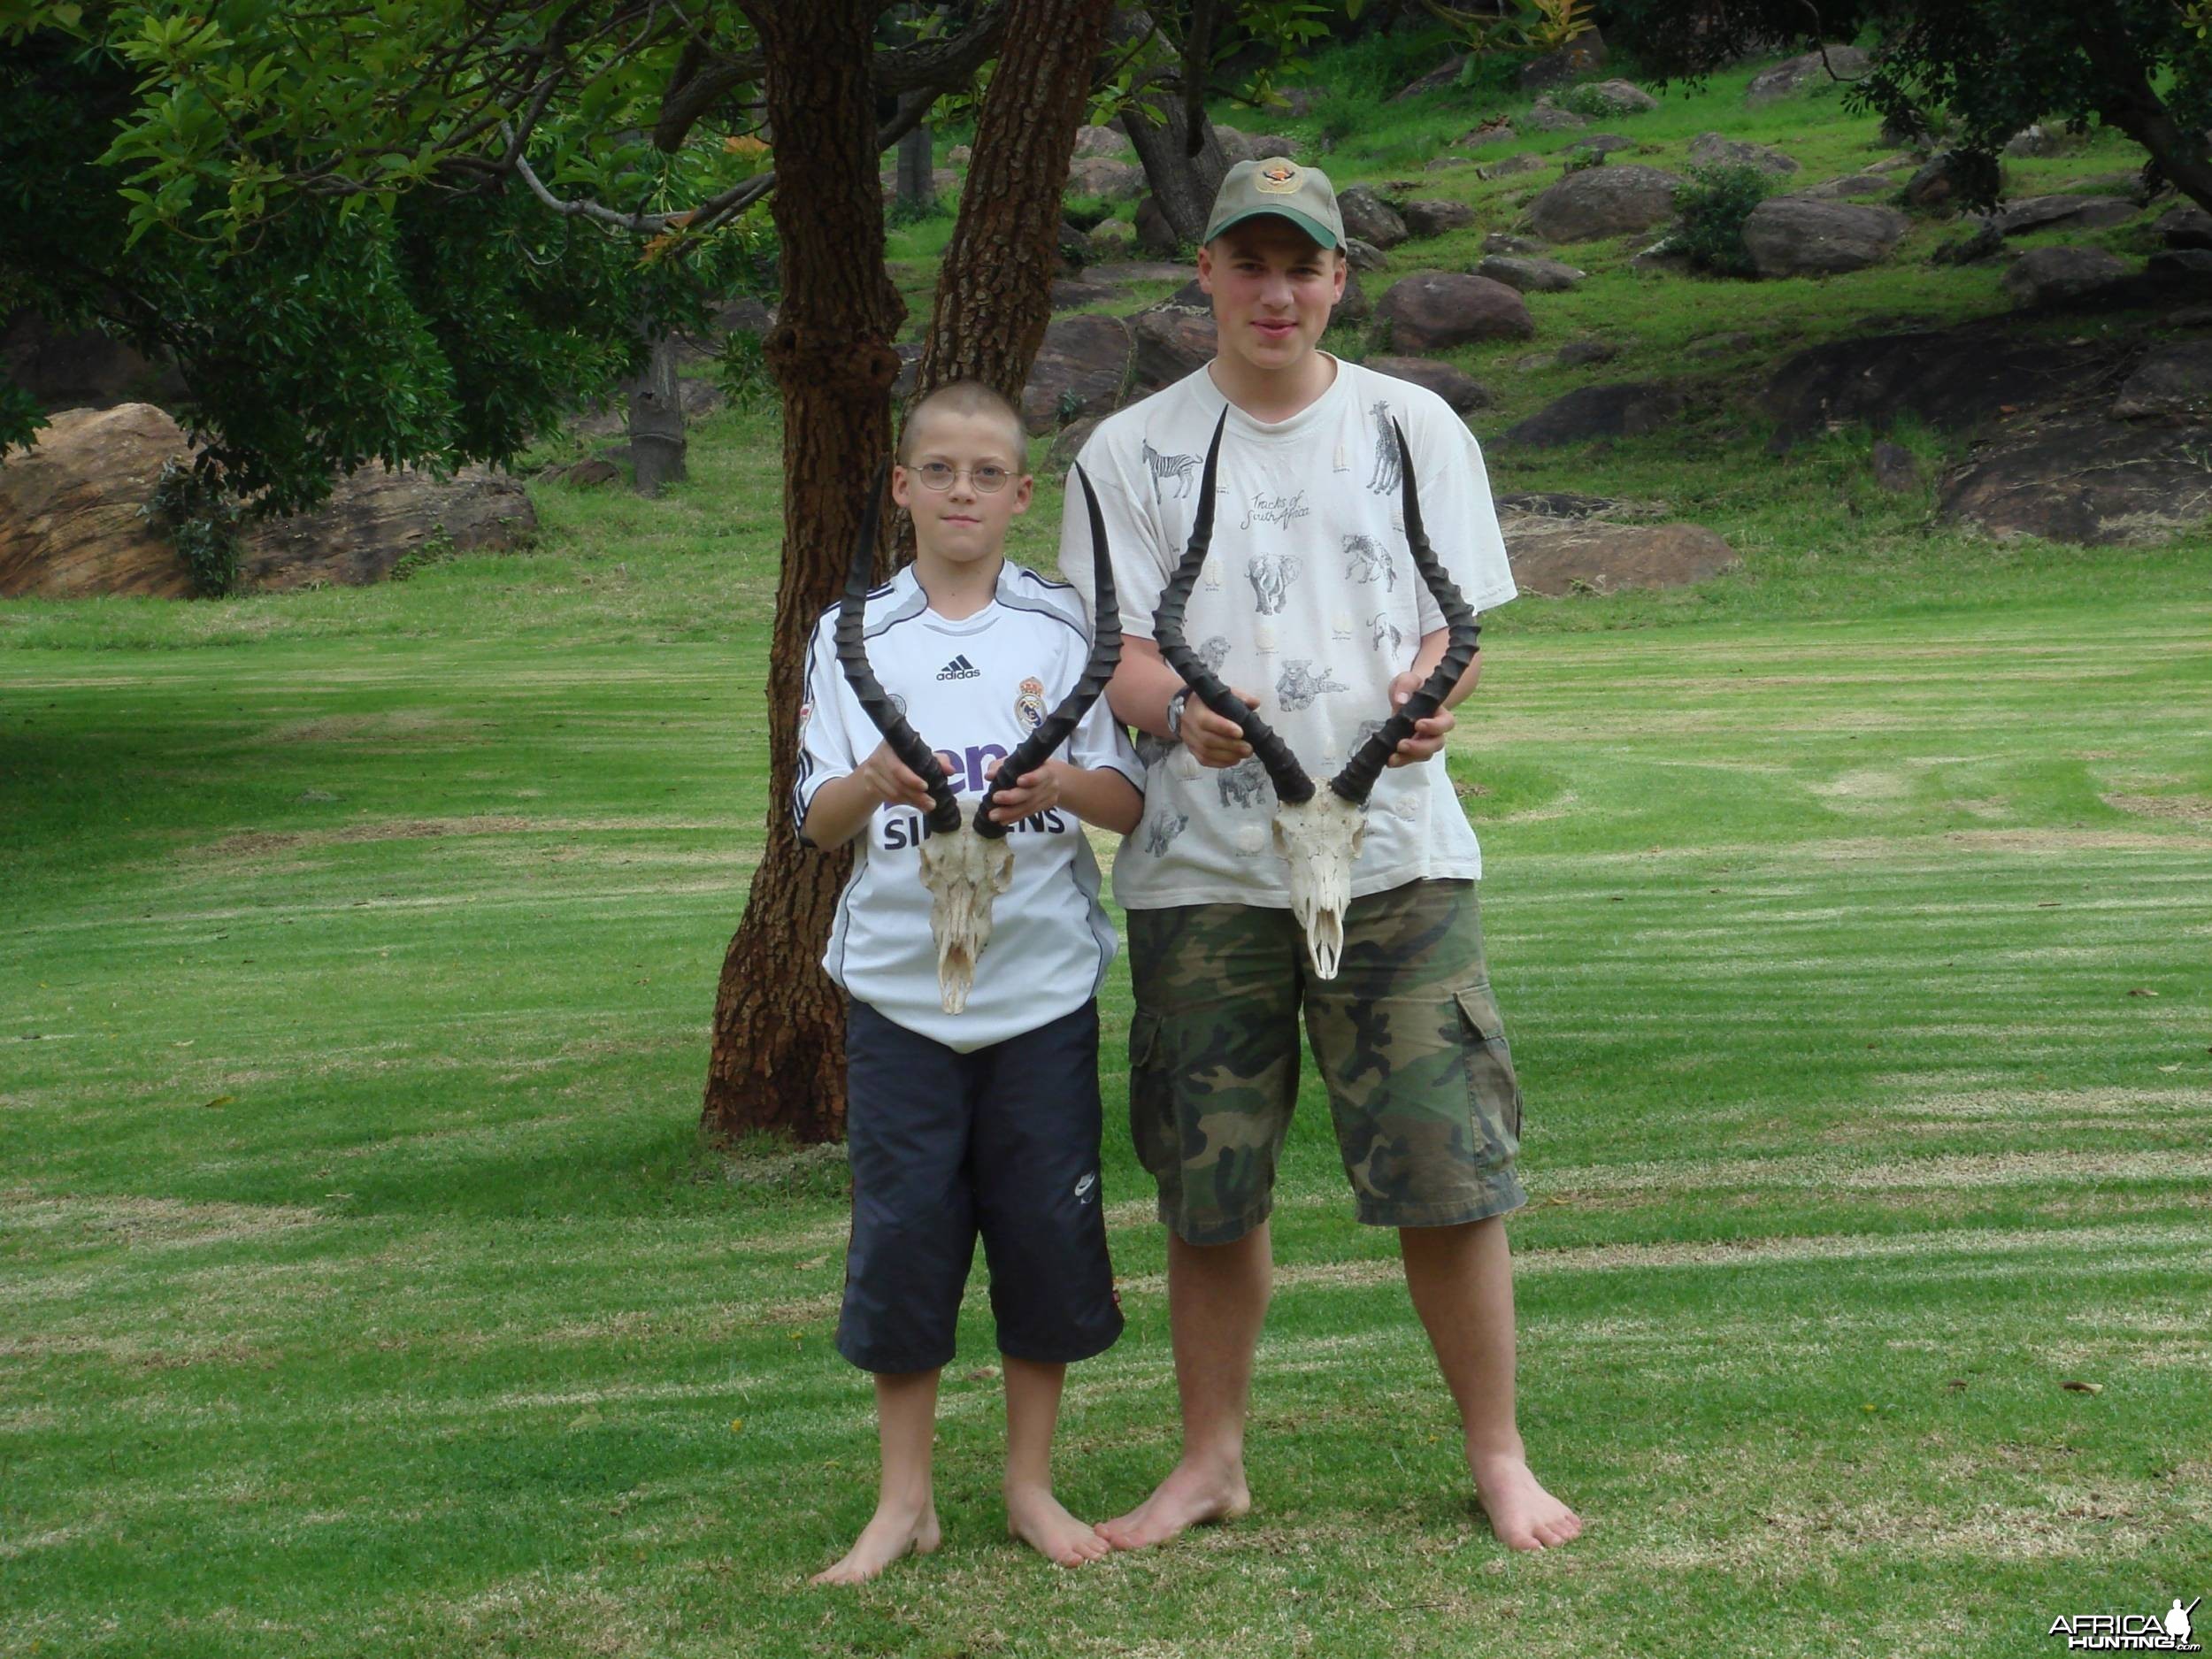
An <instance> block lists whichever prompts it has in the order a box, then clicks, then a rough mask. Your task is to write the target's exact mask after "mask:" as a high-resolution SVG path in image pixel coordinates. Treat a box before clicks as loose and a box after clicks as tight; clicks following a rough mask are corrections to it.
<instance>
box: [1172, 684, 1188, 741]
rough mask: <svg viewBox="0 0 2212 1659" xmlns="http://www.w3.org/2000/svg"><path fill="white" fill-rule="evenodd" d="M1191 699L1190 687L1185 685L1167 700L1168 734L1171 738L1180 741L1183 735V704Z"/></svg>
mask: <svg viewBox="0 0 2212 1659" xmlns="http://www.w3.org/2000/svg"><path fill="white" fill-rule="evenodd" d="M1189 701H1190V687H1188V686H1186V687H1183V688H1182V689H1181V690H1180V691H1179V692H1177V693H1176V694H1175V695H1173V696H1171V697H1170V698H1169V699H1168V700H1167V734H1168V737H1169V740H1170V741H1174V742H1180V741H1182V737H1183V705H1184V704H1185V703H1187V702H1189Z"/></svg>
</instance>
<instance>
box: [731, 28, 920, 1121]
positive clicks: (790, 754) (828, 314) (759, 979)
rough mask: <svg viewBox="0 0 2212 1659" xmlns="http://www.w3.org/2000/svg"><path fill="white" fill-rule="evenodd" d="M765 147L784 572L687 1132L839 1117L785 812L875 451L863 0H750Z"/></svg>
mask: <svg viewBox="0 0 2212 1659" xmlns="http://www.w3.org/2000/svg"><path fill="white" fill-rule="evenodd" d="M745 10H746V12H747V15H748V16H749V18H750V19H751V20H752V22H753V26H754V27H755V29H756V30H757V32H758V38H759V40H760V43H761V50H762V53H763V56H764V61H765V65H766V72H765V81H766V93H767V104H768V118H769V122H770V125H771V127H772V130H773V131H775V132H776V133H778V134H781V135H783V136H785V137H786V138H787V139H788V138H790V137H791V135H793V134H804V138H803V141H802V142H787V143H786V144H784V145H782V146H780V148H779V149H778V150H777V153H776V171H777V178H778V184H777V189H776V193H775V196H774V207H773V212H774V216H775V222H776V231H777V234H778V235H779V237H780V239H781V242H782V257H783V291H784V297H783V304H782V307H781V309H780V311H778V313H777V316H776V323H775V326H774V327H773V328H772V329H771V330H770V331H769V334H768V338H767V340H766V342H765V351H766V356H767V358H768V364H769V367H770V369H771V371H772V373H774V375H775V377H776V381H777V384H778V386H779V387H780V388H781V391H782V394H783V411H784V424H783V511H784V531H785V539H784V548H783V563H782V574H781V577H780V581H779V583H778V586H777V590H776V621H775V630H774V634H773V638H772V644H771V647H770V652H769V667H768V693H767V703H768V707H767V716H768V732H769V784H768V793H769V799H768V815H767V827H768V841H767V846H766V849H764V852H763V854H762V856H761V861H760V864H759V867H758V868H757V870H756V871H755V872H754V875H753V885H752V892H751V895H750V896H749V899H748V901H747V903H746V907H745V915H744V918H743V920H742V921H741V922H740V923H739V925H738V928H737V933H736V936H735V937H734V938H733V939H732V940H731V941H730V947H729V950H728V952H727V953H726V956H725V957H724V959H723V964H722V979H721V984H720V986H719V987H718V990H717V992H716V995H715V1007H714V1029H713V1038H712V1047H711V1051H710V1056H709V1061H708V1069H707V1087H706V1099H705V1102H704V1105H703V1110H702V1120H703V1128H704V1129H705V1130H706V1131H707V1132H708V1133H710V1134H711V1135H713V1136H715V1137H717V1138H718V1139H727V1138H729V1137H731V1136H733V1135H736V1134H739V1133H744V1132H747V1131H750V1130H757V1129H777V1130H781V1131H785V1132H787V1133H791V1134H794V1135H795V1136H797V1137H798V1138H799V1139H800V1140H802V1141H826V1140H833V1139H835V1138H836V1137H837V1136H839V1135H840V1134H841V1133H843V1130H844V1117H845V1079H844V1070H845V1044H844V999H843V997H842V996H841V995H840V994H839V993H838V990H837V987H835V986H834V985H833V983H832V982H831V980H830V979H829V976H828V975H826V973H824V972H822V970H821V967H820V965H819V958H820V956H821V951H822V945H823V941H824V940H825V939H826V937H827V935H828V933H829V923H830V916H831V912H832V910H833V909H834V907H835V904H836V902H837V894H838V890H839V888H840V887H841V886H842V885H843V882H844V879H845V875H846V872H847V870H848V868H849V862H848V860H847V858H846V857H845V856H841V855H825V854H822V853H818V852H815V851H812V850H810V849H806V848H803V847H802V846H801V845H800V844H799V840H798V832H797V828H796V826H795V825H794V824H793V823H792V821H791V813H790V810H789V806H788V803H789V801H790V798H791V787H792V780H793V777H794V775H795V768H796V760H797V750H798V736H797V730H796V727H797V716H798V709H799V703H800V697H801V693H802V689H803V683H804V680H805V673H806V645H807V639H808V636H809V634H810V633H811V632H812V630H813V626H814V624H815V621H816V619H817V618H819V617H820V615H821V614H822V612H823V611H824V610H825V609H826V607H827V606H828V605H829V604H830V603H832V602H833V600H834V599H835V598H836V597H837V595H838V592H839V590H840V589H841V588H842V586H843V583H844V573H845V568H846V565H847V562H848V560H849V557H850V555H851V550H852V546H853V539H854V537H855V536H856V535H857V534H859V527H860V514H861V510H862V504H863V502H862V498H863V495H864V493H865V491H866V489H867V488H868V485H869V482H870V480H872V479H873V478H874V477H875V475H876V468H877V466H878V465H879V463H880V462H881V461H882V459H883V457H884V455H885V453H886V451H887V449H888V448H889V446H890V399H889V393H890V388H891V381H892V380H893V379H894V377H895V375H896V374H897V373H898V366H899V364H898V357H897V354H896V353H895V352H894V351H893V350H892V349H891V341H892V337H893V334H895V331H896V329H897V327H898V325H899V322H900V319H902V317H903V315H904V314H905V313H904V307H903V306H902V304H901V303H900V301H899V297H898V293H897V290H896V289H895V288H893V287H892V285H891V280H890V278H889V276H888V275H887V273H886V272H885V269H884V259H883V196H882V188H881V186H880V184H879V182H878V180H877V176H876V155H877V151H876V121H875V101H874V93H873V91H872V88H871V86H870V81H869V73H870V56H871V41H870V35H871V33H872V26H873V24H874V20H875V17H876V14H877V13H878V12H880V11H881V10H882V7H881V5H880V4H872V3H871V0H808V4H804V5H790V4H783V3H782V0H753V4H748V5H747V6H746V8H745Z"/></svg>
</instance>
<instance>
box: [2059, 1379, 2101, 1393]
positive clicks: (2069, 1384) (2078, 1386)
mask: <svg viewBox="0 0 2212 1659" xmlns="http://www.w3.org/2000/svg"><path fill="white" fill-rule="evenodd" d="M2059 1386H2060V1387H2062V1388H2063V1389H2064V1390H2066V1392H2067V1393H2068V1394H2102V1393H2103V1392H2104V1385H2103V1384H2102V1383H2101V1382H2082V1381H2080V1380H2079V1379H2068V1380H2067V1381H2065V1382H2062V1383H2061V1384H2059Z"/></svg>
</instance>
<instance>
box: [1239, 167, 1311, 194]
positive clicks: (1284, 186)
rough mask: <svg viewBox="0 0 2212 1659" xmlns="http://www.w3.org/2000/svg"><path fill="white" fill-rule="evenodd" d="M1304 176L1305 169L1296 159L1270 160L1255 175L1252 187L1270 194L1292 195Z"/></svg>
mask: <svg viewBox="0 0 2212 1659" xmlns="http://www.w3.org/2000/svg"><path fill="white" fill-rule="evenodd" d="M1304 178H1305V169H1304V168H1302V167H1301V166H1300V165H1298V164H1297V163H1296V162H1294V161H1270V162H1266V163H1264V164H1263V165H1261V167H1260V170H1259V172H1258V173H1256V174H1255V175H1254V176H1253V180H1252V188H1254V189H1256V190H1260V191H1263V192H1264V193H1265V194H1267V195H1269V196H1292V195H1294V194H1296V192H1297V189H1298V186H1299V185H1300V183H1301V182H1302V181H1303V180H1304Z"/></svg>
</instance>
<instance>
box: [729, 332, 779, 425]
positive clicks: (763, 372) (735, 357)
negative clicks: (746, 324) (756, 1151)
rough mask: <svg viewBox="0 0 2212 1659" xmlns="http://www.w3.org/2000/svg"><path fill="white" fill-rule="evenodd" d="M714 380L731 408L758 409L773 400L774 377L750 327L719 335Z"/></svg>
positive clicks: (758, 339)
mask: <svg viewBox="0 0 2212 1659" xmlns="http://www.w3.org/2000/svg"><path fill="white" fill-rule="evenodd" d="M714 379H715V384H717V385H718V386H719V387H720V388H722V396H725V397H726V398H728V399H729V400H730V406H731V407H732V408H733V409H758V408H762V407H764V406H765V405H767V404H770V403H774V402H775V401H776V377H775V376H774V375H772V374H771V373H769V372H768V354H767V352H766V351H765V350H764V349H763V347H762V344H761V338H760V336H759V335H758V334H755V333H754V332H753V331H752V330H751V329H749V328H733V329H731V330H730V332H729V333H728V334H725V335H723V336H722V349H721V350H720V351H719V352H718V353H717V354H716V355H715V359H714Z"/></svg>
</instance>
